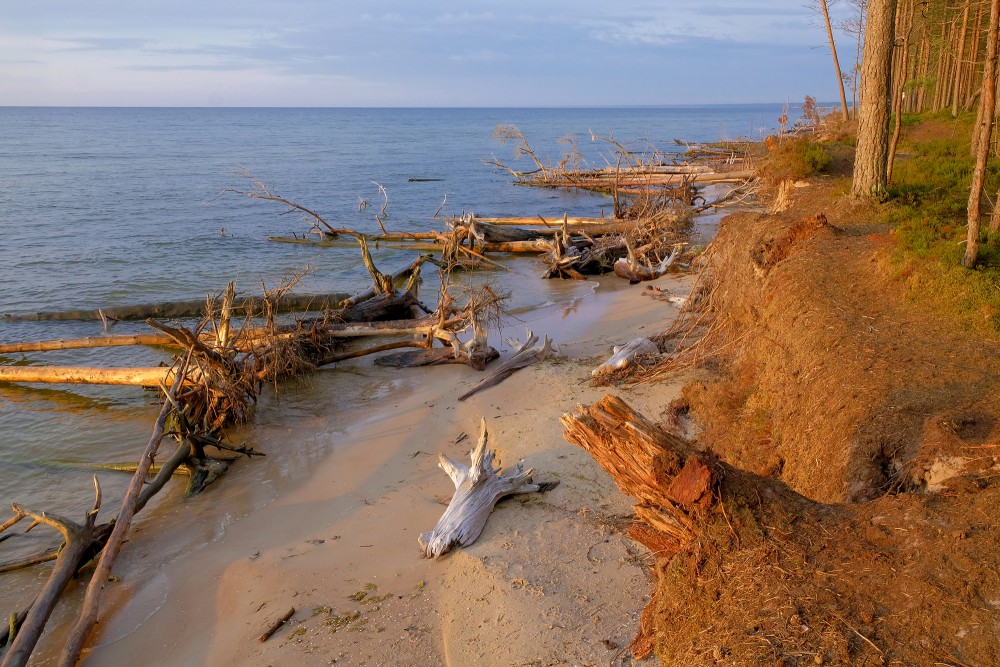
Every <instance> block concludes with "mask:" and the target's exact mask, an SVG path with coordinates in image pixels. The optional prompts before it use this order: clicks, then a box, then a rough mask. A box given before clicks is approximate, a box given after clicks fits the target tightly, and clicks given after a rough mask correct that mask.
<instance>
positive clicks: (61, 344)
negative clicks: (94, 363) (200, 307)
mask: <svg viewBox="0 0 1000 667" xmlns="http://www.w3.org/2000/svg"><path fill="white" fill-rule="evenodd" d="M129 345H164V346H170V347H173V346H174V341H173V339H171V338H170V337H169V336H164V335H163V334H134V335H124V336H88V337H87V338H66V339H62V340H41V341H32V342H28V343H6V344H0V354H12V353H16V352H49V351H52V350H80V349H85V348H92V347H121V346H129Z"/></svg>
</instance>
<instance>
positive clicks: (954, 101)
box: [951, 4, 969, 117]
mask: <svg viewBox="0 0 1000 667" xmlns="http://www.w3.org/2000/svg"><path fill="white" fill-rule="evenodd" d="M968 28H969V5H968V4H967V5H965V11H964V12H962V32H961V34H960V35H959V42H958V59H957V60H956V66H955V89H954V91H952V96H951V115H952V116H953V117H954V116H957V115H958V104H959V100H960V99H961V96H962V83H963V82H964V80H965V77H964V73H965V69H966V68H965V35H966V31H967V30H968Z"/></svg>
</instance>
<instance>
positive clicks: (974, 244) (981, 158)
mask: <svg viewBox="0 0 1000 667" xmlns="http://www.w3.org/2000/svg"><path fill="white" fill-rule="evenodd" d="M998 29H1000V0H991V1H990V28H989V33H988V34H987V36H986V61H985V68H984V70H983V94H982V100H981V101H980V105H981V107H980V112H979V115H978V119H977V124H976V128H975V129H974V130H973V145H974V148H975V151H976V168H975V170H974V171H973V172H972V189H971V191H970V192H969V206H968V221H969V227H968V236H967V237H966V242H965V256H964V257H962V266H964V267H967V268H972V267H974V266H975V265H976V259H977V258H978V256H979V228H980V222H981V219H982V211H981V210H980V207H981V205H982V199H983V181H984V179H985V178H986V162H987V160H988V158H989V156H990V137H991V136H992V133H993V119H994V115H995V114H996V92H997V50H998V41H997V37H998V35H997V31H998Z"/></svg>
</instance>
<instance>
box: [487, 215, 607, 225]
mask: <svg viewBox="0 0 1000 667" xmlns="http://www.w3.org/2000/svg"><path fill="white" fill-rule="evenodd" d="M472 221H473V222H485V223H488V224H491V225H512V226H516V227H533V226H538V225H542V226H545V227H560V226H562V224H563V223H564V222H565V224H567V225H568V226H570V227H589V226H591V225H606V224H609V223H613V222H615V221H614V220H613V219H610V218H574V217H570V216H565V217H564V218H561V219H558V218H553V219H552V220H546V219H545V218H543V217H542V216H540V215H539V216H536V217H534V218H525V217H508V218H490V217H478V216H476V217H474V218H472Z"/></svg>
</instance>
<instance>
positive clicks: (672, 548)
mask: <svg viewBox="0 0 1000 667" xmlns="http://www.w3.org/2000/svg"><path fill="white" fill-rule="evenodd" d="M562 422H563V425H564V426H565V437H566V439H567V440H568V441H570V442H571V443H573V444H576V445H579V446H581V447H583V448H585V449H586V450H587V451H588V452H590V453H591V455H592V456H593V457H594V459H595V460H596V461H597V463H598V464H599V465H600V466H601V467H602V468H604V469H605V470H606V471H607V472H608V473H609V474H610V475H611V476H612V478H613V479H614V480H615V482H616V483H617V484H618V486H619V487H620V488H621V489H622V491H624V492H625V493H627V494H629V495H631V496H633V497H634V498H636V499H637V501H638V504H637V505H636V508H635V509H636V516H637V519H638V521H637V522H636V523H635V524H634V525H633V526H632V527H631V528H630V530H629V535H630V536H631V537H633V538H634V539H636V540H638V541H639V542H641V543H643V544H644V545H645V546H646V547H647V548H649V550H650V551H651V552H652V554H653V555H654V556H655V558H656V572H657V578H658V581H657V583H656V585H655V586H656V587H655V589H654V592H653V595H652V597H651V599H650V602H649V605H648V606H647V608H646V610H645V611H644V612H643V615H642V620H641V624H640V630H639V633H638V636H637V637H636V638H635V640H634V641H633V643H632V645H631V650H632V652H633V654H634V655H635V656H636V657H642V656H645V655H648V654H649V653H651V652H652V651H653V650H654V647H655V648H656V651H657V654H658V656H659V657H660V659H661V660H662V661H663V662H664V664H677V665H680V664H685V665H688V664H703V663H704V662H705V659H706V658H707V657H709V656H711V659H712V661H714V662H720V661H726V660H727V659H728V660H729V661H730V662H726V664H736V665H758V664H781V665H795V664H804V663H807V664H852V665H861V664H869V665H891V664H932V662H934V661H935V660H936V661H937V662H936V663H935V664H942V665H944V664H947V665H965V664H995V660H996V658H997V657H998V652H997V649H996V645H995V640H994V634H993V631H992V630H991V629H990V628H993V627H995V623H996V611H995V609H993V608H992V607H991V606H990V605H989V604H984V603H983V602H982V601H981V599H980V597H979V596H981V595H983V594H988V593H987V592H988V591H990V590H996V587H997V586H1000V575H998V574H997V573H996V572H995V571H994V570H992V569H986V570H983V571H984V573H985V574H984V577H983V579H982V580H978V579H977V581H976V582H969V583H968V584H967V586H966V589H968V590H966V589H963V588H962V587H961V586H959V587H957V588H951V589H949V588H947V587H945V586H944V585H942V584H940V583H938V582H939V581H942V580H945V579H947V578H955V580H957V581H965V579H966V577H967V571H966V570H965V569H964V568H965V563H966V562H967V559H968V558H969V557H973V558H974V557H975V556H974V554H975V553H977V551H976V550H977V549H981V547H980V546H977V545H976V544H974V543H973V542H974V540H973V538H972V536H971V534H970V533H969V532H964V533H963V534H962V535H961V536H960V537H961V539H959V537H956V535H954V534H952V533H949V532H947V531H946V530H943V529H938V528H935V527H940V526H947V525H949V523H950V522H952V521H954V520H955V519H956V517H957V516H959V515H963V516H964V515H968V514H969V513H974V512H976V511H979V512H982V511H983V507H984V506H985V507H992V506H993V505H989V503H991V502H992V503H995V500H996V495H997V494H996V493H995V492H994V493H992V494H989V493H981V494H978V495H976V496H968V497H966V498H965V499H964V500H963V502H962V503H961V505H962V506H961V507H952V506H949V505H946V504H942V503H936V502H934V499H933V498H922V499H918V498H916V497H908V498H905V497H892V496H888V497H885V498H882V499H880V500H876V501H872V502H870V503H865V504H859V505H827V504H822V503H818V502H815V501H812V500H810V499H808V498H806V497H804V496H801V495H799V494H797V493H795V492H794V491H792V490H790V489H789V488H788V487H787V486H786V485H785V484H783V483H782V482H780V481H777V480H775V479H772V478H768V477H761V476H759V475H756V474H753V473H750V472H746V471H743V470H740V469H738V468H735V467H733V466H731V465H729V464H727V463H725V462H723V461H721V460H720V459H719V458H718V457H717V456H716V455H715V454H713V453H712V452H711V451H708V450H705V449H702V448H700V447H699V446H698V444H697V443H696V442H692V441H689V440H686V439H684V438H683V437H681V436H679V435H677V434H676V433H674V432H672V431H671V430H670V429H666V428H663V427H660V426H658V425H657V424H655V423H653V422H652V421H650V420H649V419H647V418H645V417H643V416H642V415H640V414H638V413H636V412H635V411H634V410H632V409H631V408H630V407H629V406H628V405H627V404H625V403H624V402H623V401H621V400H620V399H618V398H615V397H613V396H606V397H605V398H604V399H602V400H601V401H599V402H598V403H596V404H594V405H591V406H588V407H582V406H581V407H580V409H579V411H578V412H577V413H576V414H567V415H564V416H563V418H562ZM993 486H995V485H992V484H990V488H992V487H993ZM982 537H983V539H988V537H987V536H986V535H983V536H982ZM956 540H958V541H956ZM962 540H965V541H962ZM925 551H932V552H935V553H936V552H940V553H947V554H950V557H949V558H947V559H945V560H944V561H935V562H933V563H930V564H927V563H926V562H925V560H926V559H923V558H921V556H922V554H923V553H924V552H925ZM928 568H929V569H928ZM969 586H971V587H972V588H971V589H969ZM942 614H945V615H947V616H948V617H949V618H955V619H960V622H961V623H962V624H963V625H964V626H967V627H969V628H970V631H968V632H967V633H965V634H962V635H961V636H957V637H956V636H954V635H948V636H942V635H941V634H940V633H938V632H936V631H935V629H934V627H932V626H928V627H920V628H914V627H912V625H911V624H912V623H915V622H921V623H922V622H923V621H924V620H925V619H928V618H936V617H940V615H942ZM667 619H669V621H668V620H667ZM918 619H920V620H919V621H918ZM914 634H916V635H918V636H922V637H924V638H923V639H921V640H919V641H912V642H911V641H907V640H906V639H901V638H905V637H910V636H913V635H914Z"/></svg>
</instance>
